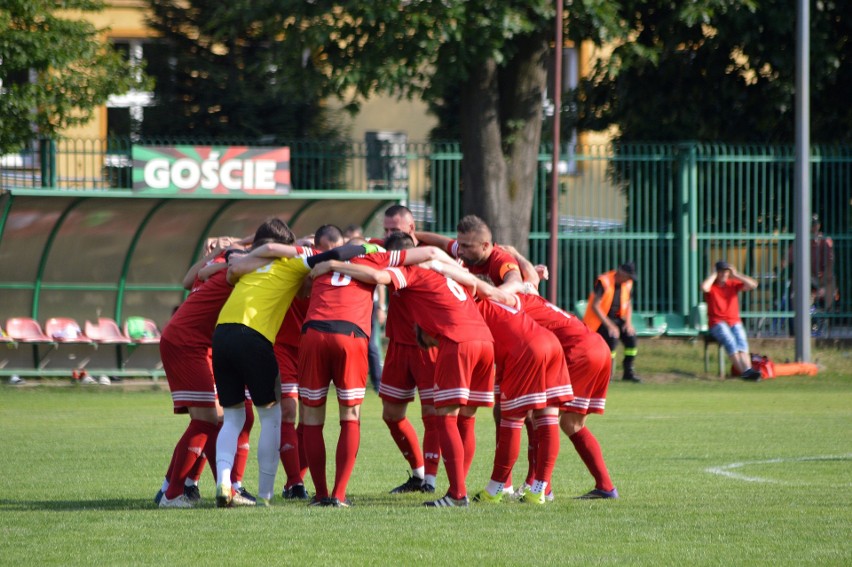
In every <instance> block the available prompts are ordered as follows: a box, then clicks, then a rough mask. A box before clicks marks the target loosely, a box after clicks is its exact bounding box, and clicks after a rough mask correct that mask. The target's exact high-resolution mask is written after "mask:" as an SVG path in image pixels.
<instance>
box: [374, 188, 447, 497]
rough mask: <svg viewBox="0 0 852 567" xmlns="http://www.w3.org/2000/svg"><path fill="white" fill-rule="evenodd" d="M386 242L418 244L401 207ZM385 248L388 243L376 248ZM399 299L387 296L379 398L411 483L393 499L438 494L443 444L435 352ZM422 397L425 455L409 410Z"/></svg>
mask: <svg viewBox="0 0 852 567" xmlns="http://www.w3.org/2000/svg"><path fill="white" fill-rule="evenodd" d="M383 227H384V231H385V236H386V237H387V236H390V235H391V234H392V233H393V232H395V231H400V232H403V233H405V234H408V235H409V236H411V237H412V238H413V239H414V243H415V244H417V239H416V238H414V231H415V222H414V216H413V215H412V214H411V211H410V210H409V209H408V208H407V207H405V206H403V205H392V206H390V207H388V208H387V210H385V215H384V218H383ZM377 243H379V244H381V245H382V246H383V245H384V240H382V241H380V242H377ZM398 298H399V293H389V294H388V311H387V321H386V323H385V335H386V336H387V338H388V348H387V353H386V354H385V366H384V370H383V372H382V383H381V384H380V385H379V397H380V398H381V399H382V419H383V420H384V422H385V424H387V426H388V430H389V431H390V434H391V437H392V438H393V440H394V442H395V443H396V445H397V447H398V448H399V450H400V452H401V453H402V455H403V457H405V459H406V460H407V461H408V464H409V466H410V467H411V473H410V474H409V478H408V480H407V481H405V482H404V483H402V484H401V485H399V486H397V487H396V488H394V489H393V490H391V491H390V492H391V494H401V493H405V492H425V493H432V492H435V484H436V482H437V475H438V466H439V464H440V459H441V444H440V440H439V437H438V417H437V414H436V413H435V405H434V398H433V387H434V384H435V360H436V359H437V357H438V349H437V348H436V347H434V346H433V347H427V348H421V347H420V345H418V344H417V337H416V336H415V334H414V319H413V317H412V313H411V312H410V311H408V310H407V309H405V308H404V307H403V306H401V305H400V304H399V301H398ZM415 389H416V390H417V393H418V394H419V396H420V415H421V418H422V420H423V449H422V451H421V449H420V444H419V441H418V439H417V432H416V431H415V429H414V426H413V425H412V424H411V422H410V421H409V420H408V417H406V410H407V408H408V404H409V403H410V402H412V401H413V400H414V391H415Z"/></svg>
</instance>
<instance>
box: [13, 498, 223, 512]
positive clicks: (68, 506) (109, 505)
mask: <svg viewBox="0 0 852 567" xmlns="http://www.w3.org/2000/svg"><path fill="white" fill-rule="evenodd" d="M211 505H212V503H211ZM156 509H157V505H156V504H154V502H153V501H152V500H151V499H149V498H140V499H132V498H124V499H118V498H113V499H106V500H9V499H5V498H4V499H0V511H4V512H44V511H48V512H80V511H83V510H156Z"/></svg>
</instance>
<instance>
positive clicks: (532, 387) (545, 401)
mask: <svg viewBox="0 0 852 567" xmlns="http://www.w3.org/2000/svg"><path fill="white" fill-rule="evenodd" d="M499 391H500V412H501V414H502V415H504V416H506V417H523V416H524V415H526V413H527V411H530V410H537V409H543V408H545V407H548V406H549V407H563V406H564V405H565V404H567V403H568V402H569V401H571V400H572V399H573V398H574V396H573V392H572V390H571V381H570V379H569V378H568V368H567V367H566V366H565V354H564V352H563V351H562V345H560V344H559V341H558V340H557V339H556V337H555V336H554V335H553V333H551V332H550V331H546V332H543V333H538V334H537V335H536V336H534V337H529V342H527V343H526V344H525V346H524V348H523V349H519V352H518V353H517V356H512V357H509V358H508V359H507V360H506V364H505V367H504V368H503V369H502V376H501V381H500V388H499Z"/></svg>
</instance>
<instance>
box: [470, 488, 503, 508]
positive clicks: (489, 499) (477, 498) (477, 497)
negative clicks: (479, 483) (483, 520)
mask: <svg viewBox="0 0 852 567" xmlns="http://www.w3.org/2000/svg"><path fill="white" fill-rule="evenodd" d="M471 501H472V502H480V503H482V504H500V503H501V502H503V493H502V492H501V493H500V494H498V495H497V496H491V495H490V494H488V491H487V490H485V489H484V488H483V489H482V490H480V491H479V492H477V493H476V494H474V496H473V498H472V499H471Z"/></svg>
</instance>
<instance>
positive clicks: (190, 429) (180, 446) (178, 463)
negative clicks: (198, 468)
mask: <svg viewBox="0 0 852 567" xmlns="http://www.w3.org/2000/svg"><path fill="white" fill-rule="evenodd" d="M215 431H216V425H215V424H213V423H209V422H207V421H201V420H199V419H192V420H190V422H189V425H188V426H187V428H186V431H185V432H184V434H183V436H182V437H181V438H180V440H179V441H178V443H177V445H176V446H175V451H174V465H173V466H172V472H171V475H170V476H169V488H168V489H167V490H166V498H168V499H170V500H171V499H172V498H177V497H178V496H180V495H181V494H183V486H184V481H185V480H186V477H187V475H189V472H190V471H191V470H192V467H193V466H194V465H195V461H197V460H198V458H199V457H200V456H201V453H202V451H203V450H204V444H205V442H206V441H207V437H208V435H210V434H211V433H214V432H215Z"/></svg>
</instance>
